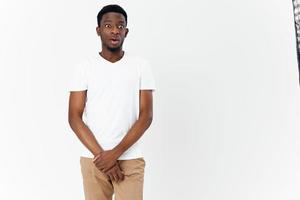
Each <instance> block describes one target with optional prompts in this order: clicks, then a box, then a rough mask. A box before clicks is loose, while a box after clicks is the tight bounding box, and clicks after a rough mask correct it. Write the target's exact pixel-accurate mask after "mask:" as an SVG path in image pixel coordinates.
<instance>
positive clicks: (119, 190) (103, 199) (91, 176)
mask: <svg viewBox="0 0 300 200" xmlns="http://www.w3.org/2000/svg"><path fill="white" fill-rule="evenodd" d="M119 165H120V168H121V170H122V171H123V172H124V180H123V181H119V182H115V181H111V180H110V179H109V177H108V176H107V175H106V174H104V173H103V172H101V171H100V170H99V169H98V168H97V167H96V166H95V164H94V163H93V158H88V157H84V156H81V157H80V166H81V174H82V179H83V188H84V196H85V200H112V197H113V194H114V197H115V198H114V199H115V200H143V183H144V170H145V160H144V158H136V159H131V160H119Z"/></svg>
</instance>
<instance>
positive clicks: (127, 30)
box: [125, 28, 129, 37]
mask: <svg viewBox="0 0 300 200" xmlns="http://www.w3.org/2000/svg"><path fill="white" fill-rule="evenodd" d="M128 32H129V29H128V28H126V32H125V37H126V36H127V34H128Z"/></svg>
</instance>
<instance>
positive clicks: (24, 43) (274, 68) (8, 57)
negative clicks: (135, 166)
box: [0, 0, 300, 200]
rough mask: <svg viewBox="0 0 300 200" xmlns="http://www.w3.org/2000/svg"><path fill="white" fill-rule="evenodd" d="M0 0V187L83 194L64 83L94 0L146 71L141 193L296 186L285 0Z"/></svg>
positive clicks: (214, 195)
mask: <svg viewBox="0 0 300 200" xmlns="http://www.w3.org/2000/svg"><path fill="white" fill-rule="evenodd" d="M0 2H1V3H0V25H1V28H0V69H1V71H0V81H1V82H0V91H1V98H0V134H1V140H0V199H3V200H17V199H26V200H53V199H72V200H82V199H84V197H83V188H82V180H81V174H80V166H79V156H80V152H81V151H82V150H83V148H84V147H83V145H82V144H81V143H80V142H79V140H78V139H77V138H76V136H75V134H74V133H73V132H72V131H71V129H70V128H69V125H68V123H67V108H68V107H67V106H68V92H67V90H66V84H67V81H68V76H69V73H70V71H71V70H72V69H73V66H74V65H75V64H76V63H78V62H79V61H80V60H82V59H83V58H85V57H86V56H89V55H90V54H94V53H95V52H96V51H99V49H100V39H99V38H98V37H97V35H96V32H95V27H96V15H97V13H98V11H99V9H100V8H101V7H102V6H104V5H106V4H107V3H119V4H120V5H121V6H123V7H124V8H125V10H126V11H127V13H128V15H129V18H128V20H129V21H128V27H129V29H130V32H129V35H128V37H127V39H126V41H125V44H124V49H125V50H126V51H130V52H132V53H134V54H138V55H140V56H143V57H145V58H147V59H149V60H150V62H151V63H152V65H153V66H152V67H153V71H154V74H155V78H156V85H157V91H156V92H155V96H154V121H153V123H152V126H151V128H150V129H149V130H148V131H147V133H145V135H144V136H143V138H142V147H143V150H144V154H145V159H146V175H145V192H144V198H145V200H165V199H166V200H169V199H172V200H188V199H197V200H198V199H199V200H220V199H222V200H241V199H242V200H269V199H270V200H296V199H299V198H300V190H299V187H300V181H299V178H300V134H299V131H300V124H299V116H300V101H299V100H300V95H299V93H300V89H299V84H298V74H297V73H298V72H297V63H296V45H295V32H294V31H295V30H294V24H293V9H292V2H291V1H281V0H273V1H266V0H252V1H243V2H241V1H238V0H227V1H223V0H215V1H204V0H202V1H196V0H195V1H185V3H184V1H177V0H173V1H138V0H135V1H134V0H133V1H95V0H94V1H74V0H72V1H71V0H65V1H58V0H52V1H50V0H28V1H21V0H19V1H8V0H0Z"/></svg>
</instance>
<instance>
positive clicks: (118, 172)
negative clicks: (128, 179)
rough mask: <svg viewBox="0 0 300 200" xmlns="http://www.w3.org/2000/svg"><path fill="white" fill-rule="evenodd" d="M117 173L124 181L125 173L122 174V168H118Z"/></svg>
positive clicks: (120, 179)
mask: <svg viewBox="0 0 300 200" xmlns="http://www.w3.org/2000/svg"><path fill="white" fill-rule="evenodd" d="M117 174H118V177H119V181H123V180H124V174H122V172H121V170H120V168H118V169H117Z"/></svg>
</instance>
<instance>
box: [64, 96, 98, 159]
mask: <svg viewBox="0 0 300 200" xmlns="http://www.w3.org/2000/svg"><path fill="white" fill-rule="evenodd" d="M85 100H86V90H85V91H78V92H70V97H69V114H68V120H69V124H70V126H71V128H72V130H73V131H74V133H75V134H76V135H77V137H78V138H79V140H80V141H81V142H82V143H83V145H84V146H85V147H86V148H88V150H89V151H90V152H91V153H92V154H93V155H94V156H95V155H97V154H99V153H100V152H102V151H103V149H102V147H101V146H100V145H99V143H98V142H97V140H96V138H95V136H94V134H93V133H92V132H91V130H90V129H89V128H88V127H87V126H86V125H85V123H84V122H83V120H82V114H83V110H84V107H85Z"/></svg>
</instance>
